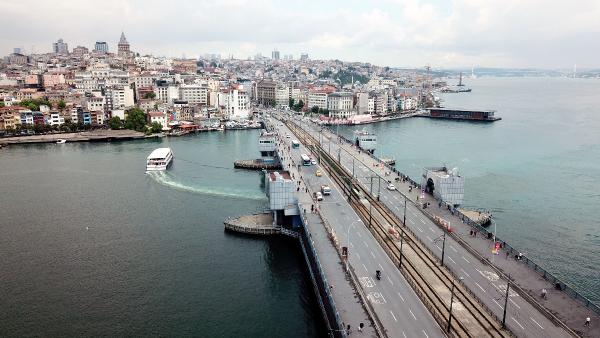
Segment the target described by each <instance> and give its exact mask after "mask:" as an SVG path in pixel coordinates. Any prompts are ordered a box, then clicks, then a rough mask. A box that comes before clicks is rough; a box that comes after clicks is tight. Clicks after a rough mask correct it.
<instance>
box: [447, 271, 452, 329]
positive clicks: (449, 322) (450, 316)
mask: <svg viewBox="0 0 600 338" xmlns="http://www.w3.org/2000/svg"><path fill="white" fill-rule="evenodd" d="M453 301H454V279H452V292H451V295H450V315H449V316H448V327H447V328H446V331H448V332H450V325H451V324H452V302H453Z"/></svg>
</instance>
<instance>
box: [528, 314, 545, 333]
mask: <svg viewBox="0 0 600 338" xmlns="http://www.w3.org/2000/svg"><path fill="white" fill-rule="evenodd" d="M529 319H531V320H532V321H533V322H534V323H536V324H537V326H539V327H540V328H541V329H542V330H543V329H544V327H543V326H541V325H540V323H538V322H537V321H536V320H535V319H533V317H529Z"/></svg>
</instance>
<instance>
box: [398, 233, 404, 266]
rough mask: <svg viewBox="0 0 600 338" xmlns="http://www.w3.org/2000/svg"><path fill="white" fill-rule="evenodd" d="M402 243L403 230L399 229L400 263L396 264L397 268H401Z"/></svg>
mask: <svg viewBox="0 0 600 338" xmlns="http://www.w3.org/2000/svg"><path fill="white" fill-rule="evenodd" d="M403 243H404V230H402V229H400V263H398V268H399V269H401V268H402V244H403Z"/></svg>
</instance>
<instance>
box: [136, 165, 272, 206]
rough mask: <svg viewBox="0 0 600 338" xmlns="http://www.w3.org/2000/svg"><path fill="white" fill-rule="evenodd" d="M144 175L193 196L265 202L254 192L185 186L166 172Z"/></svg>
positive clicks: (262, 196)
mask: <svg viewBox="0 0 600 338" xmlns="http://www.w3.org/2000/svg"><path fill="white" fill-rule="evenodd" d="M146 175H148V176H150V177H151V178H152V179H153V180H154V181H156V182H157V183H159V184H162V185H164V186H166V187H169V188H173V189H176V190H180V191H186V192H191V193H194V194H201V195H213V196H222V197H229V198H238V199H246V200H256V201H260V200H265V199H266V197H265V196H264V195H258V194H256V193H254V192H248V191H244V192H236V191H225V190H218V189H211V188H209V187H196V186H191V185H187V184H184V183H181V182H177V180H175V178H174V177H173V176H172V175H171V174H169V173H168V172H166V171H148V172H146Z"/></svg>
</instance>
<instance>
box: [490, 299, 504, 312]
mask: <svg viewBox="0 0 600 338" xmlns="http://www.w3.org/2000/svg"><path fill="white" fill-rule="evenodd" d="M492 300H493V301H494V303H496V305H498V306H499V307H500V308H501V309H503V310H504V306H502V305H500V303H498V302H497V301H496V300H495V299H494V298H492Z"/></svg>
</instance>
